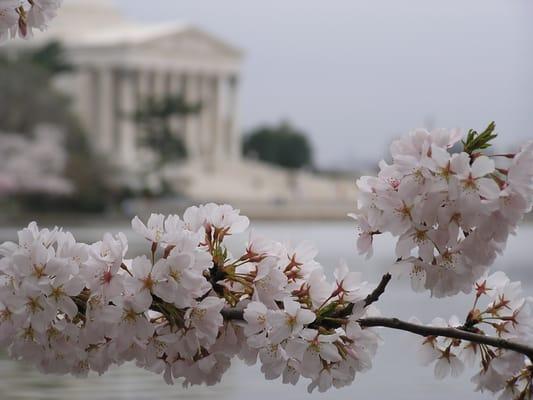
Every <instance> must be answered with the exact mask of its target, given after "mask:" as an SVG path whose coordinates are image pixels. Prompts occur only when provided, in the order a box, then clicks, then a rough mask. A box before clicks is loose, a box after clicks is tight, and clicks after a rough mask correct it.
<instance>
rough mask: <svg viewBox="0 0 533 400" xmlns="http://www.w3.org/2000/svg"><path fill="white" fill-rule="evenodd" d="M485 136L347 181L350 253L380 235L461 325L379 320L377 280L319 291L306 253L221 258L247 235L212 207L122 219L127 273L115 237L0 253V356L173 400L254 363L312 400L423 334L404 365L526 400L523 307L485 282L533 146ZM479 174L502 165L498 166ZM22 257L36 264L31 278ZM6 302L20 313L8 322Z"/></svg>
mask: <svg viewBox="0 0 533 400" xmlns="http://www.w3.org/2000/svg"><path fill="white" fill-rule="evenodd" d="M493 132H494V125H493V124H491V125H489V127H488V128H487V129H485V130H484V131H483V132H481V133H478V132H476V131H473V130H472V131H470V132H469V133H468V135H467V137H466V138H465V141H463V142H462V144H463V146H462V151H459V152H454V151H453V150H452V149H453V144H456V143H459V140H460V137H458V136H457V135H456V134H455V132H454V131H444V130H436V131H435V132H431V133H430V132H426V131H423V130H418V131H417V132H416V135H407V136H405V137H403V138H401V139H400V140H399V141H397V142H395V143H394V144H393V145H392V146H391V154H392V156H393V162H392V163H391V164H386V163H380V167H381V171H380V177H379V178H377V177H370V176H369V177H364V178H363V179H361V180H360V181H359V182H358V186H359V189H360V195H359V199H358V200H359V204H358V212H357V215H356V216H355V218H356V220H357V225H358V230H359V240H358V248H359V250H360V252H361V253H368V254H370V253H371V249H372V246H373V243H372V239H373V236H374V235H379V234H382V233H388V234H390V235H391V236H392V237H393V238H395V239H397V243H396V246H395V248H396V256H397V257H398V259H397V260H396V263H397V264H398V267H399V268H401V269H406V270H407V271H409V276H410V278H411V281H412V286H413V289H414V290H415V291H423V290H428V291H430V292H431V294H432V295H433V296H435V297H449V296H454V295H456V294H458V293H459V292H465V293H471V297H472V299H471V300H472V301H471V303H470V305H469V308H468V309H466V310H463V311H466V312H464V315H465V316H466V317H465V318H464V320H463V321H460V320H459V319H458V318H457V317H455V318H451V319H449V322H447V321H446V320H444V319H442V318H436V319H435V320H434V321H433V322H432V323H431V324H422V323H421V322H419V321H416V320H411V321H409V322H407V321H404V320H400V319H398V318H388V317H383V316H379V314H380V313H379V312H378V310H376V305H377V304H378V303H379V301H380V298H381V296H382V295H383V294H384V293H385V291H386V290H387V289H388V288H389V283H390V282H391V278H392V276H391V274H390V273H385V274H384V275H383V276H382V278H381V280H380V282H379V283H377V284H375V285H369V284H368V283H367V282H365V281H362V280H361V276H360V274H359V273H358V272H355V271H350V269H349V268H348V266H347V265H345V264H341V265H340V266H338V267H337V268H336V269H335V270H334V274H333V275H334V279H333V280H331V281H328V278H327V277H326V274H325V270H324V268H323V267H322V266H321V265H320V264H319V263H318V261H317V260H316V259H315V257H316V256H317V250H316V249H314V248H313V247H312V246H310V245H309V244H308V243H304V244H301V245H297V246H296V247H292V246H290V245H286V244H284V243H281V242H278V241H276V240H272V239H268V238H266V237H256V236H252V237H251V238H250V240H249V242H248V244H247V245H246V246H243V247H242V249H243V250H241V251H240V252H237V253H234V252H230V251H228V247H227V246H228V243H227V241H226V239H227V238H228V237H233V236H234V235H238V234H242V233H243V232H244V231H245V230H246V229H247V228H248V226H249V220H248V218H247V217H245V216H243V215H241V214H240V211H239V210H236V209H234V208H232V207H231V206H229V205H227V204H225V205H217V204H214V203H209V204H205V205H200V206H198V207H197V206H193V207H190V208H188V209H187V210H186V211H185V212H184V214H183V217H182V218H180V217H179V216H177V215H168V216H164V215H162V214H152V215H151V216H150V218H149V219H148V221H147V223H144V222H142V221H141V220H140V219H139V218H138V217H135V218H134V219H133V220H132V223H131V224H132V228H133V230H134V231H135V233H136V234H138V235H139V237H142V238H143V239H145V242H146V245H145V250H146V254H145V255H141V256H137V257H135V258H133V259H129V258H128V255H127V254H126V253H127V249H128V242H127V239H126V237H125V236H124V235H123V234H122V233H119V234H118V235H115V236H113V235H111V234H109V233H107V234H105V235H104V240H103V241H99V242H97V243H93V244H92V245H87V244H84V243H78V242H76V240H75V238H74V236H72V235H68V234H60V233H58V232H57V231H49V230H47V229H43V230H40V229H39V227H38V226H37V225H36V223H31V224H30V225H29V226H28V227H27V228H24V229H23V230H22V231H20V232H19V235H18V236H19V243H18V244H15V243H4V244H2V245H0V249H2V252H1V256H2V257H3V258H2V259H1V261H2V265H3V266H4V268H3V273H4V275H5V276H4V278H5V279H4V280H5V281H6V282H8V286H6V288H9V290H3V291H0V308H1V309H2V310H4V311H3V314H4V315H5V318H4V321H2V334H1V335H0V339H2V340H1V344H2V345H3V346H5V347H7V349H8V354H9V355H10V356H11V357H13V358H15V359H18V360H20V359H23V360H27V361H30V362H32V363H34V364H36V365H39V366H40V369H41V371H43V372H50V373H58V372H59V373H65V374H66V373H72V374H74V375H78V376H79V375H81V376H86V375H87V374H88V373H89V371H90V370H94V371H96V372H98V373H100V374H102V373H104V372H106V370H108V368H109V367H110V366H112V365H120V364H122V363H124V361H132V360H135V364H136V365H137V366H138V367H141V368H145V369H147V370H149V371H153V372H156V373H159V374H161V375H163V377H164V379H165V381H166V382H167V383H168V384H172V383H174V379H177V378H182V379H184V382H183V384H184V386H189V385H193V384H197V385H198V384H207V385H213V384H216V383H218V382H220V380H221V378H222V375H223V374H224V373H225V372H226V371H227V370H228V368H229V367H230V365H231V359H232V358H234V357H239V358H241V359H243V360H245V361H246V362H247V364H253V363H255V362H258V361H259V362H260V363H261V364H262V365H261V372H262V373H263V374H264V375H265V377H266V378H267V379H276V378H281V377H282V376H283V378H282V379H283V383H292V384H295V383H296V382H298V380H306V379H307V380H308V382H309V386H308V390H309V391H310V392H312V391H313V390H315V389H318V391H320V392H323V391H326V390H328V389H331V388H333V387H335V388H338V387H343V386H347V385H350V384H352V383H353V381H354V379H355V376H356V374H358V373H360V372H364V371H366V370H368V369H369V368H370V367H371V365H372V360H373V357H374V355H375V353H376V350H377V348H378V347H379V346H380V345H381V344H382V341H381V340H380V337H379V336H378V333H377V331H376V330H375V329H374V328H376V327H380V328H388V329H393V330H400V331H404V332H410V333H413V334H415V335H418V336H420V338H419V340H418V344H417V345H415V346H413V347H414V348H406V349H405V351H406V352H413V351H417V352H419V353H420V354H421V356H422V357H421V359H422V361H423V363H424V365H429V364H434V371H435V376H436V378H438V379H443V378H445V377H446V376H448V375H451V376H454V377H455V376H458V375H459V374H461V373H462V372H463V370H464V369H465V362H469V363H470V364H471V365H475V366H476V367H477V368H478V369H477V371H476V372H477V373H476V374H475V375H474V377H473V378H472V382H473V383H474V384H475V385H476V389H477V390H487V391H490V392H493V393H498V392H500V393H501V396H500V397H499V398H505V399H514V400H525V399H531V398H532V396H533V391H532V385H533V366H532V360H533V346H532V343H533V298H528V297H527V296H526V294H525V293H524V291H523V290H522V288H521V286H520V283H519V282H511V280H510V279H509V278H508V277H507V276H506V275H505V273H503V272H502V271H497V272H494V273H492V274H490V275H489V274H488V270H489V267H490V264H492V262H493V261H494V259H495V257H496V253H498V252H500V251H501V250H502V249H503V248H504V247H505V244H506V242H507V238H508V236H509V233H511V232H515V231H516V228H517V224H518V223H519V222H520V221H521V220H522V219H523V217H524V214H525V213H527V212H529V211H530V210H531V208H532V206H533V141H530V142H529V143H526V144H525V145H523V146H522V147H521V149H520V150H518V151H517V152H515V153H507V154H490V153H487V152H486V151H485V150H486V149H487V148H488V146H490V143H489V142H490V141H491V140H492V139H493V138H494V137H495V134H494V133H493ZM428 149H431V151H428ZM492 158H501V163H498V164H499V166H498V167H496V163H495V162H494V160H493V159H492ZM503 165H505V168H501V166H503ZM458 188H459V190H457V189H458ZM500 199H502V200H501V201H498V200H500ZM494 200H497V201H494ZM56 229H58V228H56ZM35 249H37V250H38V251H39V252H36V251H35ZM34 257H39V258H38V259H39V260H43V261H42V262H40V263H39V264H38V265H34V267H33V268H29V267H28V266H30V265H32V264H31V261H32V260H33V259H34ZM388 294H389V295H393V293H388ZM426 294H427V293H426ZM421 295H422V294H421ZM20 303H22V304H26V306H25V308H21V310H20V311H17V312H15V311H11V309H12V307H14V305H16V304H20ZM65 344H67V345H65ZM407 354H408V355H410V354H409V353H407ZM385 378H386V377H385Z"/></svg>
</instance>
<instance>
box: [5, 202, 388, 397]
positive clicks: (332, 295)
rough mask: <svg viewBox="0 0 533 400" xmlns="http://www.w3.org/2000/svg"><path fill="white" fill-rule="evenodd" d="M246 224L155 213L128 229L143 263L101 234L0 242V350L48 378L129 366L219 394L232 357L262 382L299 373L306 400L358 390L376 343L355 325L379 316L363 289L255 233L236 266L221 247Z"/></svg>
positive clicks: (36, 233)
mask: <svg viewBox="0 0 533 400" xmlns="http://www.w3.org/2000/svg"><path fill="white" fill-rule="evenodd" d="M248 224H249V221H248V218H246V217H245V216H242V215H240V214H239V212H238V210H234V209H233V208H232V207H230V206H228V205H216V204H212V203H210V204H206V205H203V206H200V207H190V208H189V209H187V210H186V211H185V213H184V215H183V219H182V218H180V217H179V216H177V215H169V216H164V215H161V214H152V215H151V217H150V218H149V219H148V221H147V222H146V224H145V223H143V222H142V221H141V220H140V219H139V218H137V217H135V218H134V219H133V221H132V227H133V230H134V231H135V232H136V233H138V234H140V235H142V236H143V237H144V238H145V239H146V240H147V249H148V250H149V251H148V252H147V254H146V255H141V256H137V257H135V258H133V259H130V258H127V251H128V242H127V240H126V237H125V236H124V235H123V234H122V233H119V234H117V235H111V234H109V233H106V234H105V235H104V236H103V238H102V240H101V241H98V242H96V243H93V244H90V245H89V244H84V243H79V242H77V241H76V240H75V238H74V237H73V235H72V234H71V233H69V232H66V231H63V230H62V229H59V228H55V229H52V230H49V229H39V228H38V226H37V225H36V223H31V224H29V225H28V227H27V228H25V229H23V230H21V231H20V232H19V233H18V243H13V242H6V243H3V244H2V245H0V345H2V346H3V347H5V348H7V350H8V353H9V355H10V356H11V357H12V358H14V359H21V360H26V361H28V362H30V363H32V364H33V365H36V366H37V367H38V368H39V369H40V370H41V371H42V372H44V373H57V374H66V373H71V374H74V375H77V376H85V375H87V374H88V373H89V372H90V371H96V372H97V373H99V374H102V373H104V372H105V371H106V370H107V369H108V368H109V367H110V366H111V365H114V364H115V365H120V364H122V363H124V362H126V361H134V362H135V363H136V365H137V366H139V367H141V368H145V369H147V370H149V371H153V372H155V373H159V374H162V375H163V376H164V379H165V381H166V382H167V383H169V384H171V383H173V382H174V379H177V378H180V379H182V381H183V384H184V385H185V386H187V385H192V384H208V385H209V384H215V383H217V382H219V381H220V379H221V377H222V375H223V373H224V372H225V371H226V370H227V369H228V368H229V366H230V362H231V359H232V358H233V357H234V356H238V357H239V358H241V359H243V360H245V361H246V363H248V364H253V363H255V362H256V361H257V359H259V361H260V362H261V365H262V368H261V369H262V371H263V373H264V374H265V376H266V378H267V379H274V378H277V377H280V376H283V382H285V383H292V384H295V383H296V382H297V381H298V379H299V377H300V376H302V377H304V378H307V379H309V380H310V384H309V390H310V391H312V390H313V389H314V388H318V390H320V391H324V390H326V389H328V388H330V387H331V386H335V387H340V386H344V385H346V384H348V383H350V382H351V381H352V380H353V379H354V376H355V374H356V372H358V371H363V370H366V369H368V368H369V367H370V365H371V360H372V356H373V355H374V353H375V351H376V348H377V345H378V343H379V338H378V336H377V335H376V334H375V333H374V332H373V331H372V330H371V329H364V328H363V327H361V326H360V324H359V323H358V320H359V319H360V318H362V317H364V316H365V315H367V314H368V313H375V312H376V310H375V309H373V308H372V307H373V306H371V305H370V304H369V302H367V301H366V298H367V295H368V294H369V293H370V290H369V289H368V284H367V283H366V282H362V281H361V279H360V275H359V274H358V273H355V272H350V271H349V270H348V267H347V266H346V265H341V266H340V267H339V268H337V270H336V271H335V280H334V282H328V281H327V280H326V277H325V275H324V272H323V269H322V267H321V266H320V264H319V263H318V262H317V261H315V256H316V254H317V252H316V250H315V249H314V248H313V247H312V246H310V245H308V244H305V243H304V244H301V245H298V246H296V247H291V246H288V245H283V244H281V243H278V242H275V241H271V240H268V239H266V238H262V237H258V236H254V235H251V236H250V240H249V242H248V244H247V246H246V250H245V251H244V252H243V254H240V255H238V256H236V257H234V256H232V255H231V254H230V252H229V250H228V249H227V248H226V246H225V244H224V243H225V242H224V240H225V238H227V237H228V236H229V235H232V234H237V233H242V232H244V231H245V230H246V229H247V227H248Z"/></svg>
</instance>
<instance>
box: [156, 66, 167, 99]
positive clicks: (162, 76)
mask: <svg viewBox="0 0 533 400" xmlns="http://www.w3.org/2000/svg"><path fill="white" fill-rule="evenodd" d="M167 93H168V85H167V77H166V73H165V72H164V71H154V92H153V94H154V98H155V99H157V100H161V99H163V98H165V97H166V95H167Z"/></svg>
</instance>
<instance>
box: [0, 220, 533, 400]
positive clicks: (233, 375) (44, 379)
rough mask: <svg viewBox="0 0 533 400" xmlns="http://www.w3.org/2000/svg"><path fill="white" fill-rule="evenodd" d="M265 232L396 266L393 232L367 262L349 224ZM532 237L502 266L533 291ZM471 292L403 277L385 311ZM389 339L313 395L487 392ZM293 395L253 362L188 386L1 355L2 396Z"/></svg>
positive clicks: (430, 307) (530, 230) (299, 392)
mask: <svg viewBox="0 0 533 400" xmlns="http://www.w3.org/2000/svg"><path fill="white" fill-rule="evenodd" d="M254 226H255V228H254V229H255V230H256V231H257V233H259V234H263V235H267V236H269V237H273V238H278V239H280V240H285V241H292V242H296V241H300V240H309V241H311V242H314V243H315V244H316V245H317V246H318V247H319V248H320V254H319V257H318V258H319V260H320V261H321V262H322V263H323V264H324V265H325V266H326V268H327V270H328V271H329V273H331V271H332V269H333V267H334V266H335V265H336V264H337V262H338V260H339V259H344V260H346V261H347V262H348V265H350V266H351V267H352V268H354V269H359V270H361V271H363V274H364V276H365V279H367V280H369V281H377V280H378V279H379V277H380V276H381V274H382V273H383V272H384V271H385V270H386V269H387V268H388V267H389V266H390V262H391V260H393V259H394V256H393V246H391V243H390V238H387V237H383V238H379V239H378V240H377V242H376V252H375V256H374V257H373V258H372V259H371V260H369V261H365V260H364V259H363V258H361V257H358V256H357V255H356V254H355V250H354V232H353V229H352V226H351V225H350V224H344V223H338V222H335V223H324V222H320V223H283V224H281V223H256V224H255V225H254ZM66 228H68V229H71V230H72V231H73V233H74V234H75V236H76V238H77V239H78V240H80V241H87V242H91V241H95V240H97V239H98V238H99V237H100V235H101V233H102V232H103V231H105V230H110V231H113V232H117V231H123V232H124V233H126V235H127V236H128V239H130V247H131V252H130V254H132V255H134V254H140V253H142V252H143V251H145V249H147V247H146V244H145V242H144V241H143V240H142V239H141V238H138V237H136V236H135V235H134V234H133V233H132V232H131V230H130V229H129V228H128V226H127V225H126V224H124V225H123V226H118V225H117V226H116V227H98V226H93V227H66ZM15 237H16V229H15V228H13V229H9V228H3V229H0V241H4V240H13V239H14V238H15ZM531 238H533V226H531V225H528V226H523V227H522V228H521V229H520V232H519V235H518V236H515V237H512V238H511V239H510V241H509V244H508V248H507V250H506V252H505V253H504V255H503V256H501V257H500V258H499V259H498V260H497V263H496V266H495V268H499V269H503V270H504V271H506V272H507V273H508V274H509V276H510V277H511V278H512V279H520V280H522V281H523V283H524V286H525V288H526V290H528V291H529V293H532V292H533V268H531V267H532V264H533V263H532V262H531V260H530V251H529V246H530V245H531ZM245 239H246V235H240V236H237V237H234V238H232V240H231V241H230V245H231V248H232V249H233V250H234V251H235V252H236V251H238V249H239V248H242V247H243V243H244V240H245ZM470 301H471V298H470V297H469V296H456V297H454V298H452V299H446V300H435V299H431V298H429V296H428V295H427V294H415V293H412V292H411V291H410V289H409V288H408V284H407V283H406V282H403V281H393V282H392V284H391V286H390V289H389V291H388V292H387V293H386V294H385V295H384V296H383V297H382V299H381V301H380V309H381V311H382V313H383V314H384V315H387V316H396V317H401V318H409V317H410V316H412V315H417V316H418V317H419V318H421V319H422V320H423V321H429V320H430V319H432V318H433V317H434V316H436V315H439V316H443V317H448V316H450V315H452V314H454V313H455V314H458V315H459V316H462V313H464V312H465V311H466V310H467V307H468V305H469V304H470ZM382 337H383V338H384V340H385V344H384V345H383V346H382V348H381V350H380V351H379V353H378V355H377V357H376V359H375V366H374V368H373V369H372V370H371V371H369V372H367V373H366V374H362V375H359V376H358V377H356V382H354V384H353V385H352V386H351V387H348V388H345V389H341V390H332V391H330V392H328V393H327V394H318V393H316V394H314V395H312V396H311V397H320V398H324V399H353V398H354V397H358V398H362V399H366V398H378V399H379V398H385V397H391V396H392V397H393V398H395V399H410V400H417V399H420V400H422V399H427V398H431V399H442V400H444V399H450V398H460V399H465V400H470V399H482V398H486V397H487V395H486V394H485V395H484V394H480V393H474V392H473V391H472V390H473V389H472V384H471V383H470V382H469V374H468V373H465V374H463V376H461V377H460V378H458V379H452V378H449V379H447V380H445V381H443V382H438V381H435V379H434V378H433V371H432V369H431V368H423V367H420V366H419V365H418V364H417V362H416V360H415V356H414V353H413V351H411V349H412V348H413V347H414V344H415V341H414V339H413V337H411V336H409V335H407V334H398V333H393V332H391V331H385V330H384V331H383V332H382ZM276 395H279V396H282V397H283V398H287V399H299V398H302V399H303V398H308V397H309V395H308V394H307V391H306V387H305V384H303V383H300V384H298V385H297V386H296V387H292V386H286V385H281V383H279V382H276V381H275V382H269V381H266V380H265V379H264V378H263V377H262V375H261V373H260V371H259V368H257V367H252V368H250V367H247V366H245V365H243V364H242V363H240V362H238V361H236V362H235V363H234V365H233V366H232V368H231V369H230V371H229V372H228V373H227V374H226V375H225V377H224V378H223V381H222V383H221V384H219V385H217V386H215V387H195V388H190V389H182V388H181V386H180V385H179V383H178V384H176V385H175V386H167V385H166V384H165V383H164V382H163V380H162V378H161V377H160V376H158V375H155V374H152V373H150V372H147V371H144V370H141V369H138V368H136V367H135V366H134V365H132V364H125V365H123V366H121V367H117V368H114V369H113V370H112V371H110V372H108V373H107V374H105V375H104V376H101V377H99V376H96V375H92V376H90V377H89V378H87V379H76V378H73V377H70V376H49V375H48V376H47V375H41V374H40V373H39V372H37V371H35V369H33V368H32V367H31V366H28V365H25V364H23V363H20V362H14V361H10V360H7V359H6V358H5V356H3V357H1V359H0V399H2V400H12V399H13V400H15V399H17V400H23V399H24V400H29V399H43V400H44V399H50V400H52V399H53V400H67V399H68V400H85V399H91V400H103V399H105V400H126V399H128V400H130V399H131V400H137V399H138V400H144V399H178V398H179V399H204V398H213V397H216V398H218V399H229V398H231V399H234V400H239V399H249V398H250V397H251V396H253V397H254V399H255V400H262V399H267V398H268V399H271V398H272V397H273V396H276Z"/></svg>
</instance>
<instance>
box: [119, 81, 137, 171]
mask: <svg viewBox="0 0 533 400" xmlns="http://www.w3.org/2000/svg"><path fill="white" fill-rule="evenodd" d="M135 78H136V75H135V73H134V72H132V71H122V72H121V74H120V82H119V87H120V102H119V110H120V114H119V116H120V125H119V126H120V129H119V148H120V160H121V163H122V165H123V166H124V167H126V168H128V169H131V168H133V167H135V159H136V134H137V132H136V131H137V129H136V125H135V121H134V120H133V113H134V112H135V110H136V107H137V105H136V100H137V97H136V91H135V84H134V83H135Z"/></svg>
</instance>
